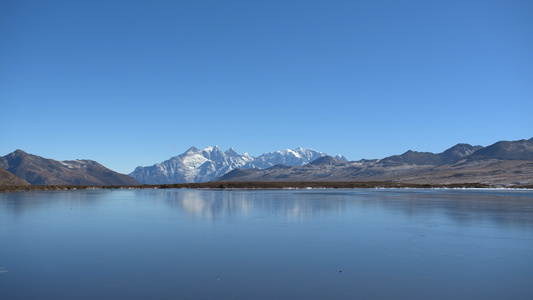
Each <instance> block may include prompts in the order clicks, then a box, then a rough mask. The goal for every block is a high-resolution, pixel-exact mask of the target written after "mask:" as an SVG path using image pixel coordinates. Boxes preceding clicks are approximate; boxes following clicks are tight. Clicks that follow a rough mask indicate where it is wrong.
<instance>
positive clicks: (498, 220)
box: [0, 189, 533, 228]
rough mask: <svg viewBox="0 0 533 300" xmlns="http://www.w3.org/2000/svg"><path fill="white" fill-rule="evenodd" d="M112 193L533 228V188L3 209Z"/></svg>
mask: <svg viewBox="0 0 533 300" xmlns="http://www.w3.org/2000/svg"><path fill="white" fill-rule="evenodd" d="M108 197H111V198H113V199H115V200H116V198H120V199H122V200H123V201H124V202H128V201H131V202H144V201H149V202H153V203H154V204H163V205H165V206H167V207H170V208H172V209H175V210H178V211H180V212H183V213H185V214H187V215H188V216H189V217H190V218H195V219H205V220H217V219H220V218H234V217H236V216H255V215H256V214H257V213H258V212H261V213H265V212H269V213H270V214H271V215H272V216H285V217H286V218H289V219H293V220H305V219H311V218H313V217H316V216H320V215H324V214H334V215H342V214H343V213H346V212H349V211H360V212H364V211H370V210H376V209H380V210H387V211H390V212H392V213H400V214H403V215H405V216H407V217H409V218H415V217H423V216H428V217H429V216H431V215H435V214H439V215H443V216H446V217H447V218H448V219H450V220H453V221H454V222H456V223H459V224H463V225H468V224H471V223H473V222H482V221H489V222H492V223H495V224H498V225H501V226H521V227H531V228H533V191H532V190H515V191H508V190H439V189H428V190H409V189H406V190H401V189H383V190H379V189H377V190H376V189H359V190H349V189H348V190H175V189H170V190H141V189H137V190H120V191H112V190H78V191H47V192H15V193H2V194H0V199H1V201H0V212H1V211H4V213H5V212H6V210H9V211H11V213H12V214H13V215H19V214H24V213H26V212H30V211H33V210H42V209H54V208H61V207H68V208H89V207H93V208H97V207H98V206H101V205H105V202H106V201H109V200H106V199H107V198H108Z"/></svg>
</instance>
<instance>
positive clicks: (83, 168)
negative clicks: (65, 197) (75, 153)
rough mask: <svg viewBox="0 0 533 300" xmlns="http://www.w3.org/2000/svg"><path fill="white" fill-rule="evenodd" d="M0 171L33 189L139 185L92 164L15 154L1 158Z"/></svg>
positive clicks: (22, 152) (132, 180)
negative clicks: (58, 186) (50, 186)
mask: <svg viewBox="0 0 533 300" xmlns="http://www.w3.org/2000/svg"><path fill="white" fill-rule="evenodd" d="M0 168H2V169H5V170H7V171H9V172H11V173H13V174H15V175H16V176H18V177H20V178H21V179H24V180H25V181H27V182H28V183H30V184H34V185H94V186H100V185H138V184H139V182H137V181H136V180H135V179H133V178H131V177H129V176H127V175H124V174H119V173H117V172H114V171H112V170H110V169H108V168H106V167H104V166H102V165H101V164H99V163H97V162H95V161H92V160H69V161H57V160H53V159H47V158H43V157H40V156H37V155H33V154H28V153H26V152H24V151H22V150H16V151H14V152H12V153H9V154H8V155H6V156H3V157H0Z"/></svg>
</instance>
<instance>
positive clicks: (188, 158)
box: [129, 146, 346, 184]
mask: <svg viewBox="0 0 533 300" xmlns="http://www.w3.org/2000/svg"><path fill="white" fill-rule="evenodd" d="M323 156H326V154H325V153H322V152H318V151H316V150H313V149H303V148H297V149H294V150H289V149H287V150H281V151H275V152H268V153H264V154H262V155H260V156H258V157H253V156H251V155H249V154H248V153H244V154H239V153H237V152H236V151H235V149H233V148H230V149H228V150H227V151H225V152H222V150H220V148H218V147H217V146H215V147H207V148H205V149H202V150H200V149H198V148H195V147H191V148H189V150H187V151H186V152H184V153H183V154H180V155H178V156H174V157H172V158H170V159H168V160H166V161H163V162H161V163H158V164H155V165H153V166H148V167H137V168H136V169H135V171H133V172H132V173H131V174H129V176H131V177H133V178H135V179H136V180H137V181H139V182H141V183H144V184H167V183H186V182H209V181H213V180H215V179H217V178H218V177H220V176H222V175H224V174H226V173H228V172H230V171H232V170H234V169H236V168H241V169H266V168H269V167H272V166H274V165H278V164H283V165H287V166H301V165H304V164H307V163H309V162H311V161H313V160H315V159H317V158H320V157H323ZM337 158H338V159H341V160H346V158H344V157H343V156H341V155H337Z"/></svg>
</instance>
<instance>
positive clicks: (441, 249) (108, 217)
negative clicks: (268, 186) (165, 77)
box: [0, 189, 533, 300]
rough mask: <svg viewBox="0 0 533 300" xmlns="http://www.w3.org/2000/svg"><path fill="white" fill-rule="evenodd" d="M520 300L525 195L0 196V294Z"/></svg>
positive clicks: (529, 220) (524, 287) (531, 288)
mask: <svg viewBox="0 0 533 300" xmlns="http://www.w3.org/2000/svg"><path fill="white" fill-rule="evenodd" d="M532 295H533V191H532V190H469V189H466V190H452V189H427V190H415V189H357V190H351V189H342V190H331V189H316V190H177V189H169V190H155V189H132V190H77V191H46V192H12V193H0V299H6V300H7V299H118V298H122V299H531V297H532Z"/></svg>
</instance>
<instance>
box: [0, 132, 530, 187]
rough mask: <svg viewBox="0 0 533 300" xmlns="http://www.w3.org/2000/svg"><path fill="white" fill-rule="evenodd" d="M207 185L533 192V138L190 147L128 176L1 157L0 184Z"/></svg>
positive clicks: (83, 163) (79, 163) (90, 165)
mask: <svg viewBox="0 0 533 300" xmlns="http://www.w3.org/2000/svg"><path fill="white" fill-rule="evenodd" d="M208 181H234V182H235V181H240V182H249V181H263V182H268V181H270V182H276V181H278V182H286V181H293V182H295V181H322V182H324V181H327V182H339V181H343V182H351V181H388V182H398V183H414V184H437V185H440V184H463V183H480V184H486V185H489V186H507V187H511V186H533V138H531V139H529V140H519V141H500V142H497V143H494V144H492V145H490V146H487V147H482V146H472V145H469V144H457V145H455V146H453V147H451V148H449V149H447V150H445V151H443V152H441V153H431V152H418V151H411V150H409V151H407V152H405V153H403V154H401V155H393V156H389V157H386V158H383V159H372V160H365V159H363V160H359V161H347V160H346V158H344V157H343V156H341V155H338V156H336V157H331V156H328V155H327V154H325V153H322V152H319V151H316V150H313V149H303V148H297V149H294V150H289V149H287V150H281V151H274V152H268V153H264V154H262V155H260V156H258V157H253V156H251V155H249V154H247V153H244V154H239V153H237V152H236V151H235V150H234V149H233V148H230V149H228V150H227V151H225V152H222V151H221V150H220V149H219V148H218V147H216V146H215V147H207V148H205V149H202V150H200V149H198V148H195V147H191V148H190V149H188V150H187V151H186V152H184V153H183V154H180V155H178V156H175V157H172V158H170V159H169V160H166V161H164V162H162V163H158V164H155V165H153V166H148V167H137V168H136V169H135V171H133V172H132V173H131V174H130V175H129V176H128V175H124V174H119V173H117V172H114V171H112V170H110V169H108V168H106V167H104V166H102V165H101V164H99V163H98V162H96V161H93V160H85V159H84V160H68V161H57V160H53V159H49V158H43V157H40V156H37V155H34V154H28V153H26V152H24V151H22V150H16V151H14V152H12V153H9V154H7V155H6V156H3V157H0V185H4V186H6V185H17V186H19V185H28V184H32V185H89V186H103V185H138V184H140V183H145V184H168V183H185V182H208Z"/></svg>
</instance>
